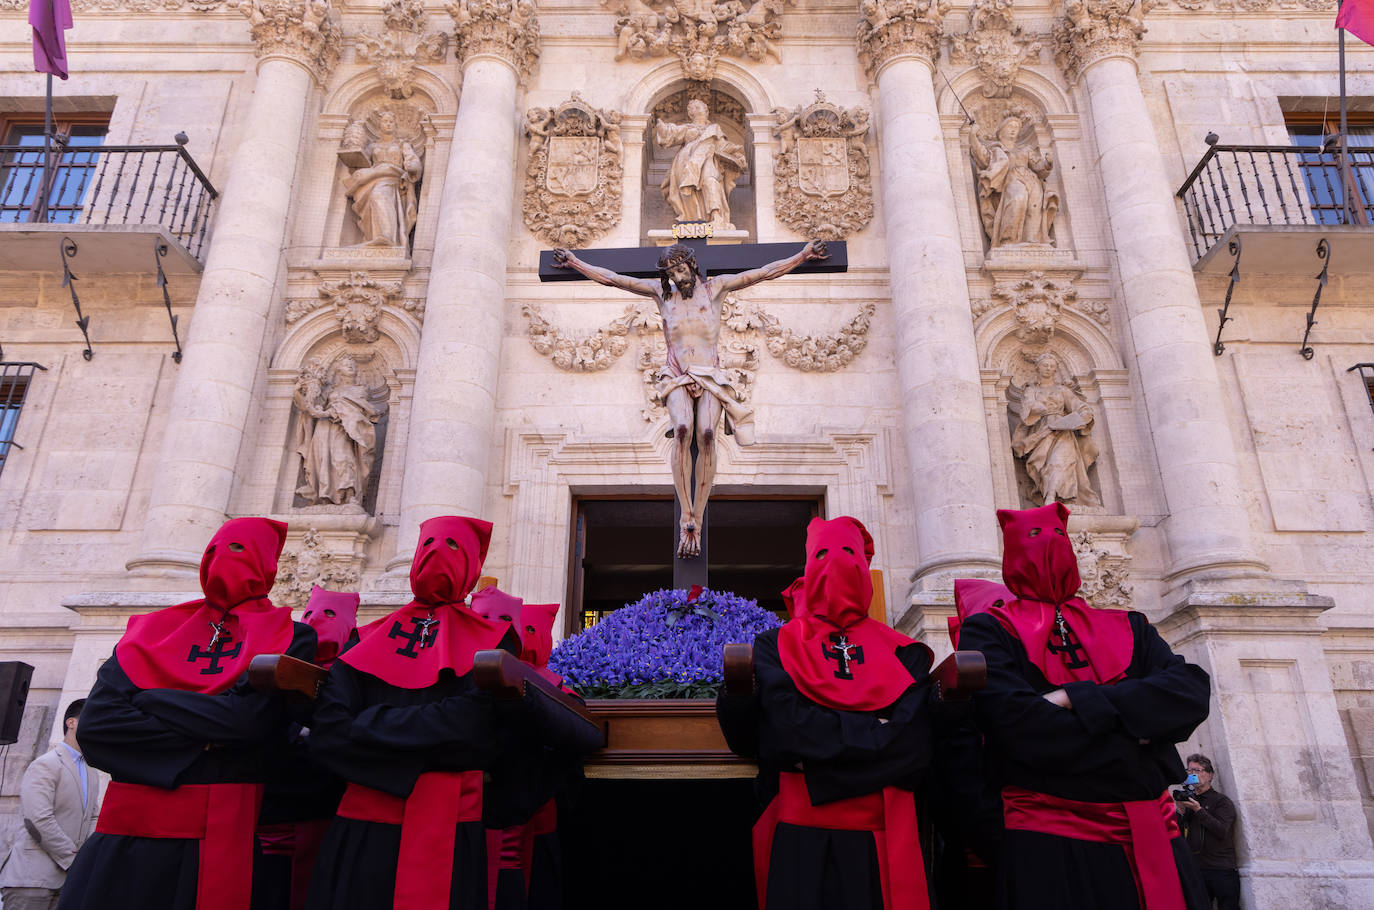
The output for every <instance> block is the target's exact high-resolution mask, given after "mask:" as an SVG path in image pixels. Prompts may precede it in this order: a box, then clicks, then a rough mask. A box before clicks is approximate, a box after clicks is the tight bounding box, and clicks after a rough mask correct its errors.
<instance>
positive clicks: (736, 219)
mask: <svg viewBox="0 0 1374 910" xmlns="http://www.w3.org/2000/svg"><path fill="white" fill-rule="evenodd" d="M695 101H701V102H704V103H705V104H706V106H707V109H708V118H709V120H710V122H711V123H714V124H716V125H718V126H719V127H720V128H721V131H722V132H723V133H724V134H725V137H726V139H727V140H728V141H729V142H730V143H733V144H734V145H737V146H738V147H739V148H740V149H742V150H743V151H742V152H741V153H740V155H741V157H742V159H743V162H744V165H745V166H744V169H743V171H742V172H741V173H740V174H739V176H738V177H737V178H736V180H735V184H734V188H733V189H732V190H731V191H730V193H729V197H728V199H729V206H730V221H731V223H733V224H734V226H735V230H737V231H744V232H746V233H747V234H748V235H749V236H751V237H754V236H757V225H758V217H757V203H756V195H757V194H756V193H755V185H756V184H755V167H754V138H753V130H752V129H751V128H750V126H749V121H748V114H750V113H754V112H756V110H755V109H753V108H751V107H750V105H749V103H748V101H747V100H746V99H745V98H744V97H743V93H742V92H739V91H738V90H737V89H736V88H735V87H734V86H733V85H731V84H729V83H728V82H726V81H725V80H723V79H720V78H717V79H715V80H713V81H712V82H710V83H705V82H691V81H687V80H683V79H677V80H675V81H674V82H672V83H670V84H668V85H666V86H664V87H663V88H662V89H661V90H660V91H659V92H657V93H656V94H654V95H653V96H652V97H650V98H649V99H648V103H647V104H646V106H645V107H644V108H640V110H645V111H646V112H647V113H648V115H649V118H648V123H647V125H646V128H645V132H644V152H643V155H644V159H643V166H642V171H641V173H642V175H643V176H642V178H641V179H642V186H641V193H640V222H639V223H640V242H641V243H642V244H646V245H647V244H651V243H653V242H654V238H651V236H650V232H651V231H666V230H670V229H671V228H672V226H673V223H674V221H675V220H676V213H675V211H674V209H673V207H672V205H671V204H670V203H669V201H668V200H667V198H666V197H665V194H664V192H663V189H662V185H663V182H664V179H665V177H666V176H667V175H668V173H669V171H670V169H671V168H672V165H673V161H674V160H675V159H676V158H677V156H678V154H679V153H680V152H681V151H682V148H683V146H682V145H681V144H673V145H667V146H665V145H660V144H659V143H658V141H657V136H656V133H657V132H658V124H659V123H664V124H682V123H685V122H687V121H688V119H689V114H688V110H689V105H691V104H692V103H693V102H695Z"/></svg>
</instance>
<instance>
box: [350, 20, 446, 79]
mask: <svg viewBox="0 0 1374 910" xmlns="http://www.w3.org/2000/svg"><path fill="white" fill-rule="evenodd" d="M382 22H383V23H384V24H385V26H386V27H385V29H383V30H382V31H380V32H361V33H360V34H359V35H358V37H357V39H356V41H357V47H358V59H359V60H361V61H362V62H364V63H371V64H372V66H373V67H374V69H375V70H376V72H377V78H378V79H379V80H381V83H382V85H383V86H384V87H385V88H386V90H387V93H388V94H389V95H391V97H393V98H409V97H410V96H411V95H413V94H414V93H415V70H416V67H418V66H420V65H422V64H426V63H440V62H442V61H443V59H444V54H445V52H446V51H447V50H448V35H446V34H445V33H443V32H440V31H434V30H431V29H430V28H429V16H428V15H427V14H426V13H425V5H424V3H422V2H420V0H391V2H390V3H388V4H387V5H386V6H384V7H383V8H382Z"/></svg>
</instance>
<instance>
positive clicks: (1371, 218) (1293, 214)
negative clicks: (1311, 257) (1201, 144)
mask: <svg viewBox="0 0 1374 910" xmlns="http://www.w3.org/2000/svg"><path fill="white" fill-rule="evenodd" d="M1208 138H1209V140H1215V138H1216V137H1215V134H1213V135H1212V136H1209V137H1208ZM1346 154H1347V155H1348V161H1347V164H1348V167H1347V168H1345V169H1343V168H1342V166H1341V165H1342V162H1341V152H1340V149H1339V148H1320V147H1314V146H1305V147H1304V146H1272V145H1216V144H1215V143H1213V144H1212V146H1211V148H1209V149H1208V150H1207V154H1205V155H1203V156H1202V160H1201V161H1199V162H1198V164H1197V167H1195V168H1193V172H1192V173H1191V174H1189V175H1188V180H1187V181H1186V182H1185V183H1184V184H1183V186H1182V188H1180V189H1179V191H1178V193H1177V195H1178V197H1179V198H1180V199H1182V200H1183V209H1184V212H1185V213H1186V214H1187V216H1188V235H1189V239H1190V240H1191V242H1192V245H1193V255H1194V257H1195V258H1197V259H1201V258H1202V257H1203V256H1205V255H1206V254H1207V252H1208V251H1209V250H1210V249H1212V247H1214V246H1215V245H1216V244H1217V242H1218V241H1220V240H1221V239H1222V237H1223V235H1225V234H1226V232H1227V231H1228V230H1229V229H1230V228H1232V227H1234V226H1236V225H1241V226H1245V225H1273V226H1283V225H1290V226H1291V225H1324V224H1331V225H1370V224H1374V148H1370V147H1356V148H1350V149H1348V150H1347V153H1346ZM1343 171H1344V173H1345V176H1344V180H1345V182H1346V192H1345V193H1344V194H1342V192H1341V185H1342V180H1343ZM1343 196H1344V200H1345V202H1344V204H1343V199H1342V197H1343Z"/></svg>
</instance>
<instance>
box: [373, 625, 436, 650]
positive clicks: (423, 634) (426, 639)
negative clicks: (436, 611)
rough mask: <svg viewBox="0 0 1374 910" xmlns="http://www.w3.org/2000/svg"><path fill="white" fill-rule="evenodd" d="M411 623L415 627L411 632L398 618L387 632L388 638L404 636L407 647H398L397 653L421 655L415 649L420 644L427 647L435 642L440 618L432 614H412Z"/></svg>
mask: <svg viewBox="0 0 1374 910" xmlns="http://www.w3.org/2000/svg"><path fill="white" fill-rule="evenodd" d="M410 623H411V625H412V626H413V627H414V628H412V629H411V630H410V631H409V632H406V631H404V630H403V629H402V628H401V621H400V620H399V619H398V620H396V621H395V622H393V623H392V624H391V631H390V632H388V633H386V637H387V638H404V639H405V640H406V643H405V647H402V648H397V649H396V653H397V654H399V655H401V656H402V657H419V656H420V653H419V652H418V651H416V650H415V648H416V646H417V645H418V646H419V647H421V648H427V647H429V646H430V645H432V644H434V636H435V635H436V634H438V628H437V627H438V625H439V620H437V619H435V618H434V617H432V616H412V617H410Z"/></svg>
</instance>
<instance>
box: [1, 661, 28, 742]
mask: <svg viewBox="0 0 1374 910" xmlns="http://www.w3.org/2000/svg"><path fill="white" fill-rule="evenodd" d="M32 678H33V667H30V666H29V665H28V664H26V663H24V662H23V661H22V660H3V661H0V746H8V745H9V744H10V743H15V742H18V741H19V726H20V724H22V723H23V722H24V704H25V703H26V702H27V701H28V700H29V680H30V679H32Z"/></svg>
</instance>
